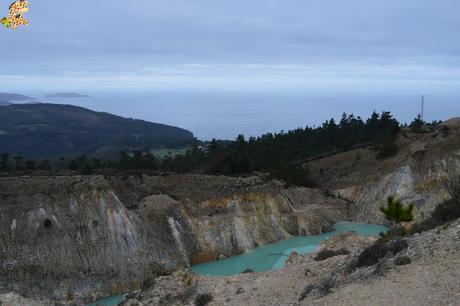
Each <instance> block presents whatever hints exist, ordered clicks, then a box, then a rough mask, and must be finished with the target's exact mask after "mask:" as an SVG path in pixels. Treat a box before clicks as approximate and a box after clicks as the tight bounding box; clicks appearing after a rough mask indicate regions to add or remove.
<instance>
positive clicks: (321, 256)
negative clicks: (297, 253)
mask: <svg viewBox="0 0 460 306" xmlns="http://www.w3.org/2000/svg"><path fill="white" fill-rule="evenodd" d="M348 254H350V251H348V250H346V249H343V248H342V249H339V250H336V251H334V250H327V249H325V250H321V251H319V252H318V254H316V257H315V258H314V259H315V260H316V261H323V260H326V259H328V258H331V257H335V256H339V255H348Z"/></svg>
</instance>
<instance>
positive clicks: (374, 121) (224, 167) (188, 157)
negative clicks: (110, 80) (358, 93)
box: [0, 112, 400, 185]
mask: <svg viewBox="0 0 460 306" xmlns="http://www.w3.org/2000/svg"><path fill="white" fill-rule="evenodd" d="M399 131H400V123H399V122H398V121H397V120H396V119H395V118H393V116H392V115H391V114H390V113H389V112H383V113H381V114H378V113H376V112H373V113H372V114H371V116H370V117H369V118H368V119H366V120H364V119H362V118H360V117H356V116H354V115H353V114H350V115H348V114H345V113H344V114H343V116H342V118H341V120H340V121H339V122H336V121H335V120H334V119H330V120H326V121H325V122H324V123H323V124H322V125H321V126H319V127H310V126H307V127H305V128H298V129H295V130H291V131H288V132H280V133H266V134H264V135H262V136H259V137H249V138H246V137H245V136H243V135H239V136H238V137H237V138H236V139H235V140H234V141H219V140H215V139H213V140H212V141H210V142H207V143H203V142H199V141H194V142H193V144H192V145H191V146H190V148H189V149H188V150H187V151H186V153H185V154H181V155H176V156H169V157H166V158H157V157H156V156H155V155H154V154H152V153H151V152H144V151H141V150H134V151H132V152H127V151H122V152H121V153H120V158H119V159H117V160H114V159H104V158H94V157H88V156H85V155H80V156H77V157H75V158H71V159H66V158H64V157H61V158H60V159H58V160H31V159H24V158H21V157H17V156H15V157H12V156H10V155H7V154H3V155H2V156H1V158H0V169H2V170H11V169H12V168H13V167H12V166H11V159H14V160H15V164H16V165H15V167H16V168H17V169H21V168H22V169H26V170H27V169H29V170H34V169H44V170H46V169H71V170H76V171H79V172H81V173H85V174H88V173H92V172H93V171H95V170H98V169H116V170H120V171H129V170H133V169H140V170H156V171H168V172H177V173H208V174H224V175H245V174H249V173H252V172H254V171H258V172H264V173H270V174H272V175H273V176H275V177H279V178H281V179H284V180H286V181H288V182H291V183H294V184H298V185H309V184H310V182H309V181H308V179H307V177H308V169H305V168H304V167H303V166H302V163H301V162H300V161H302V160H305V159H308V158H312V157H315V156H321V155H323V154H328V153H335V152H341V151H346V150H349V149H351V148H354V147H356V146H360V145H372V146H373V148H374V149H375V150H376V154H377V155H378V157H380V158H385V157H389V156H391V155H393V154H395V152H396V151H397V146H396V144H395V143H394V140H395V138H396V136H397V134H398V132H399ZM18 158H19V160H18Z"/></svg>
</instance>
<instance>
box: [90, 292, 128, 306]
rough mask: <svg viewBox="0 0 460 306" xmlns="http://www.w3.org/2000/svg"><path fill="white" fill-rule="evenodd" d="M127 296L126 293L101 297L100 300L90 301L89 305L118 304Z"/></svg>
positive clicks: (105, 305) (110, 305) (114, 305)
mask: <svg viewBox="0 0 460 306" xmlns="http://www.w3.org/2000/svg"><path fill="white" fill-rule="evenodd" d="M124 298H125V294H118V295H113V296H109V297H107V298H104V299H100V300H98V301H95V302H92V303H89V304H88V306H116V305H118V304H120V303H121V302H123V300H124Z"/></svg>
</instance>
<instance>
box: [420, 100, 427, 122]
mask: <svg viewBox="0 0 460 306" xmlns="http://www.w3.org/2000/svg"><path fill="white" fill-rule="evenodd" d="M420 97H422V107H421V111H420V117H422V121H424V120H423V115H424V112H425V97H426V95H421V96H420Z"/></svg>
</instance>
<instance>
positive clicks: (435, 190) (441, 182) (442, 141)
mask: <svg viewBox="0 0 460 306" xmlns="http://www.w3.org/2000/svg"><path fill="white" fill-rule="evenodd" d="M397 144H398V146H399V148H400V151H399V152H398V153H397V154H396V156H394V157H391V158H388V159H385V160H379V159H377V158H376V153H375V152H374V151H372V150H371V149H358V150H352V151H348V152H345V153H341V154H337V155H335V156H332V157H327V158H324V159H321V160H317V161H313V162H311V163H309V168H310V170H311V172H312V174H313V175H314V177H315V179H316V181H317V183H318V184H320V185H321V186H323V188H325V189H328V190H329V191H330V192H331V193H333V194H335V195H337V196H339V197H340V198H344V199H346V200H348V201H350V203H352V204H351V207H350V213H351V215H352V218H353V219H355V220H358V221H362V222H369V223H381V222H383V221H384V216H383V214H382V213H381V212H380V210H379V207H380V206H381V205H382V204H384V203H385V200H386V198H387V197H388V196H395V197H397V198H400V199H401V200H402V201H403V202H404V203H413V204H414V205H415V215H416V219H417V220H421V219H424V218H426V217H428V216H429V215H430V213H431V211H432V210H433V209H434V208H435V207H436V205H437V204H439V203H441V202H442V201H444V200H446V199H448V198H449V194H448V192H447V191H446V188H445V182H446V180H448V179H450V178H451V177H455V176H458V175H460V121H458V120H457V121H455V120H449V121H447V122H446V123H444V124H443V125H441V126H440V127H438V128H437V129H435V130H434V131H432V132H429V133H424V134H414V133H412V132H411V131H410V130H408V129H406V130H404V131H403V133H401V135H400V137H399V138H398V140H397Z"/></svg>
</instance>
